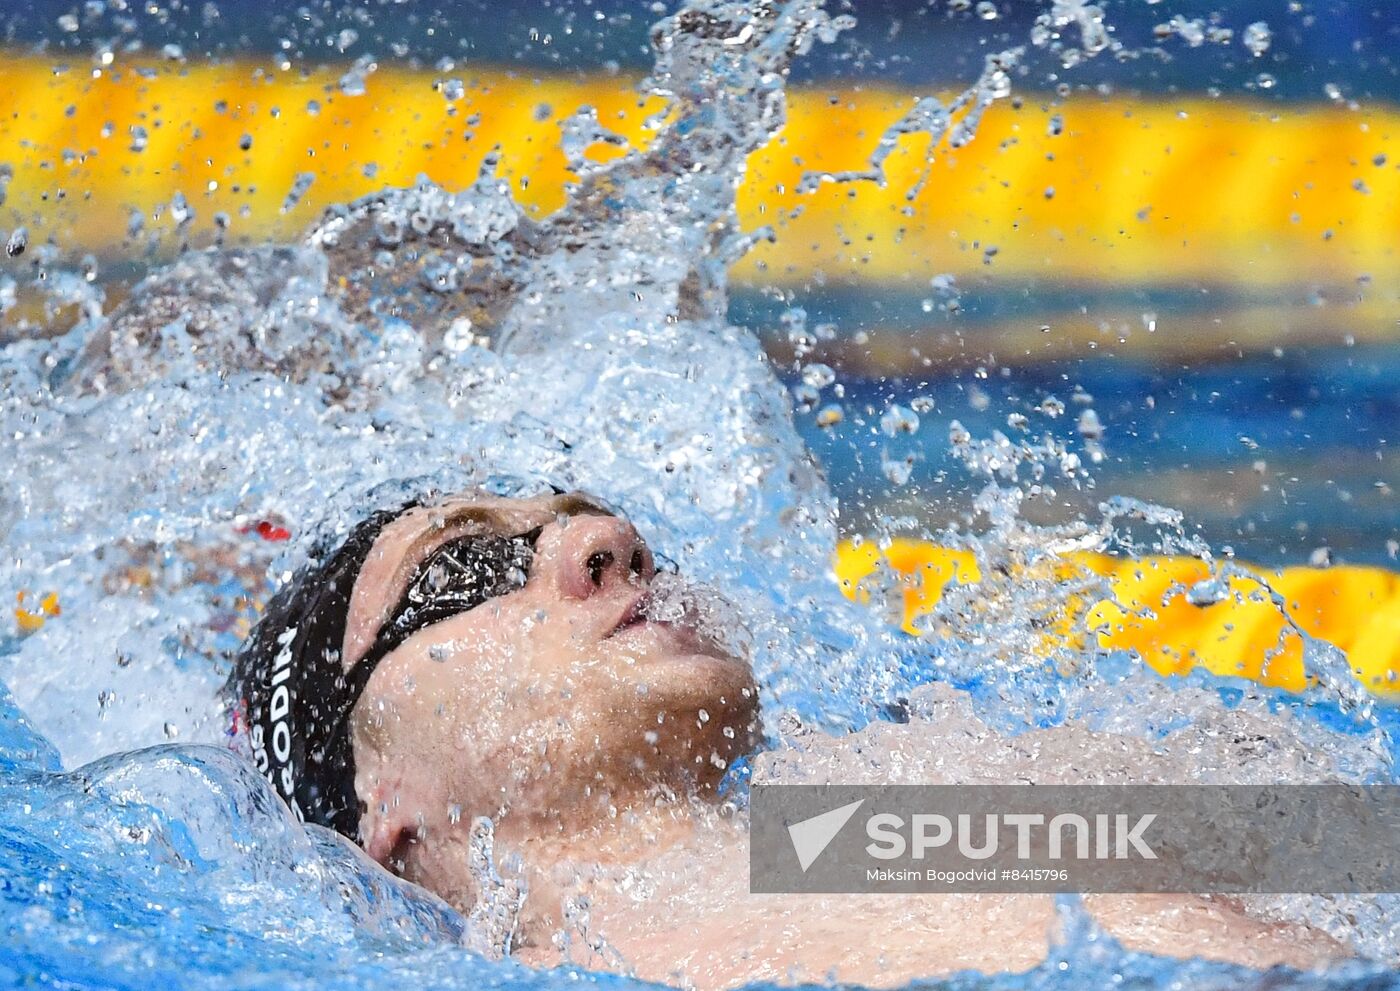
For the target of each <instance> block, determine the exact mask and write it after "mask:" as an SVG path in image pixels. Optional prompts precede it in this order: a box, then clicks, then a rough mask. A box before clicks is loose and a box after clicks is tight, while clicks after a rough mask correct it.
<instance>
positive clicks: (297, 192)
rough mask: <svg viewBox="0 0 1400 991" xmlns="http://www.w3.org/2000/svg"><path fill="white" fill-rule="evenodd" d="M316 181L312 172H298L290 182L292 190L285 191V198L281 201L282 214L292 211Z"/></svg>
mask: <svg viewBox="0 0 1400 991" xmlns="http://www.w3.org/2000/svg"><path fill="white" fill-rule="evenodd" d="M315 181H316V173H314V172H298V173H297V177H296V179H295V180H293V182H292V188H291V189H289V190H287V195H286V197H285V198H284V199H283V200H282V210H281V212H282V213H287V212H289V211H290V210H292V209H294V208H295V207H296V205H297V204H298V203H300V202H301V198H302V197H303V196H305V195H306V191H307V190H308V189H310V188H311V184H312V183H313V182H315Z"/></svg>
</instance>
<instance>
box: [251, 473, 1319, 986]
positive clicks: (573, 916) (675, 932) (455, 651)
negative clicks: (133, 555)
mask: <svg viewBox="0 0 1400 991" xmlns="http://www.w3.org/2000/svg"><path fill="white" fill-rule="evenodd" d="M313 557H314V560H313V563H312V564H310V565H308V566H307V567H306V568H305V569H303V570H302V571H301V572H299V573H298V574H297V575H296V576H295V577H294V578H293V579H292V580H291V581H290V582H289V583H288V584H287V585H286V586H285V587H284V588H282V589H281V590H280V592H279V593H278V594H277V595H276V596H275V597H274V599H273V600H272V602H271V603H270V604H269V606H268V608H267V610H266V612H265V614H264V616H263V618H262V620H261V622H260V623H259V624H258V626H257V628H256V629H255V630H254V631H253V634H252V635H251V637H250V639H249V641H248V643H247V644H246V645H245V647H244V649H243V651H242V653H241V654H240V656H239V657H238V659H237V662H236V664H235V669H234V672H233V675H232V677H231V679H230V684H229V690H230V692H231V694H232V699H233V701H234V703H235V705H236V708H237V710H238V712H239V714H240V720H241V723H242V725H243V727H244V729H243V731H242V733H241V735H242V738H243V740H244V742H245V744H246V746H247V748H248V749H249V751H250V753H251V756H252V759H253V760H254V761H255V762H256V763H257V765H258V767H259V770H260V771H262V773H263V774H264V776H265V777H266V778H267V779H268V780H269V781H270V782H271V783H272V784H273V786H274V788H275V789H276V790H277V792H278V794H280V795H281V797H282V798H283V799H284V800H285V801H286V802H287V803H288V805H289V806H290V807H292V808H293V809H294V810H295V811H296V812H297V813H298V814H299V815H300V816H302V817H303V818H304V819H306V820H307V821H310V822H314V823H319V824H321V825H325V826H329V827H332V828H334V829H336V830H338V831H339V832H341V833H343V834H344V835H345V836H347V837H349V838H350V839H352V840H354V841H355V842H357V843H358V844H360V846H362V847H363V849H364V850H365V852H366V853H367V854H368V855H369V856H370V857H371V858H373V859H374V860H375V861H377V862H379V863H380V864H382V865H384V866H385V867H387V868H389V869H390V870H392V871H393V872H394V873H396V874H398V875H400V876H402V877H405V878H407V879H409V880H411V881H414V882H416V883H418V884H420V885H422V886H424V887H426V888H428V889H429V890H431V891H433V892H435V893H437V894H438V895H440V896H442V897H443V898H444V899H446V900H447V901H448V902H450V903H452V904H453V905H455V906H457V907H458V908H459V909H461V910H463V911H466V912H470V911H472V909H473V908H474V907H475V906H477V905H478V903H479V901H480V900H481V899H483V898H485V897H486V896H487V894H488V892H486V891H484V890H483V887H484V882H483V872H482V871H481V869H480V863H479V861H480V857H479V853H478V852H474V846H473V843H474V836H476V837H479V832H477V833H474V823H475V822H477V821H478V820H479V818H480V817H486V818H489V819H490V820H491V822H492V824H493V829H494V837H493V842H494V855H495V860H496V862H497V863H498V864H500V863H511V864H512V865H513V866H512V867H511V868H510V869H509V873H510V874H511V875H512V876H514V877H518V878H519V879H520V880H521V881H523V890H524V891H525V892H527V894H526V895H525V896H524V901H523V906H521V907H520V909H519V911H518V913H516V912H514V911H512V916H513V917H512V919H511V922H510V927H509V942H510V944H511V945H510V950H511V953H512V955H513V956H515V957H516V958H517V959H519V960H521V961H523V962H525V963H528V964H532V965H537V966H550V965H554V964H557V963H560V962H563V961H564V960H572V961H573V962H575V963H579V964H583V965H587V966H590V967H603V968H607V969H612V970H618V971H622V972H626V973H629V974H633V975H635V976H637V977H640V978H643V979H647V980H654V981H664V982H667V983H677V984H681V985H683V986H692V987H697V988H724V987H733V986H736V985H739V984H743V983H748V982H752V981H758V980H769V981H776V982H780V983H793V982H801V981H822V980H825V979H828V978H835V979H838V980H841V981H850V982H855V981H859V982H862V983H866V984H869V985H874V986H898V985H902V984H905V983H907V982H908V981H910V980H913V979H916V978H919V977H937V976H942V975H947V974H950V973H953V972H955V971H958V970H962V969H965V968H977V969H979V970H983V971H989V972H996V971H1005V970H1022V969H1027V968H1030V967H1033V966H1035V965H1036V964H1038V963H1039V962H1041V961H1042V960H1043V959H1044V958H1045V956H1046V953H1047V952H1048V947H1049V938H1050V933H1051V932H1052V930H1053V927H1054V923H1055V920H1054V908H1053V904H1052V902H1051V899H1050V898H1049V896H1038V895H995V896H993V895H920V896H889V895H866V896H856V895H851V896H773V895H752V894H750V893H749V892H748V890H747V854H746V847H745V842H744V840H745V837H744V836H743V831H742V828H741V827H740V826H737V825H736V824H735V822H734V817H726V816H723V815H720V814H718V812H717V809H718V807H719V806H720V804H721V795H720V789H721V782H722V781H723V779H724V775H725V771H726V769H727V768H729V767H730V766H731V765H732V764H733V763H734V762H735V761H736V760H738V759H739V758H741V757H743V756H745V755H746V754H749V753H751V752H752V751H753V750H754V748H755V747H756V746H757V745H758V743H759V741H760V731H759V695H758V690H757V686H756V684H755V679H754V675H753V672H752V670H751V669H750V667H749V665H748V663H747V662H746V660H745V659H744V658H743V657H741V656H738V651H737V649H736V648H734V647H732V646H729V645H727V644H726V643H725V642H724V641H725V639H726V638H724V637H721V636H717V635H715V634H714V632H713V631H710V630H707V629H706V625H707V624H706V623H705V622H702V619H701V617H700V616H699V612H700V610H698V609H696V608H686V609H681V610H677V609H674V608H673V609H670V610H668V611H666V612H665V613H664V617H665V618H660V617H659V616H658V610H657V609H656V608H654V607H655V605H656V603H657V602H658V601H659V600H660V598H662V594H661V593H662V591H663V590H664V588H665V586H666V585H667V584H668V582H667V581H666V580H665V579H659V578H658V576H657V571H656V563H655V559H654V556H653V554H652V551H651V550H650V549H649V548H648V546H647V544H646V542H645V541H644V540H643V539H642V537H641V536H640V535H639V534H638V532H637V531H636V529H634V528H633V526H632V525H631V524H630V523H629V522H627V521H626V520H625V519H623V518H621V517H620V516H618V515H616V514H615V513H612V512H610V511H609V510H607V509H606V508H605V507H604V506H602V505H600V504H599V503H597V502H595V501H594V500H592V499H589V498H586V497H584V496H581V495H576V494H555V495H549V496H539V497H533V498H520V499H506V498H498V497H493V496H488V495H484V494H473V493H468V494H463V495H458V496H454V497H450V498H444V499H440V500H436V501H431V502H428V501H424V502H420V503H414V504H411V505H408V506H406V507H403V508H401V509H399V510H397V511H388V512H379V513H375V514H373V515H372V516H370V517H369V518H367V519H366V520H364V521H362V522H361V523H360V524H359V525H358V526H356V527H355V528H354V529H353V530H352V531H351V532H350V533H349V535H348V536H347V537H346V538H345V539H344V541H343V543H341V544H340V546H339V547H338V548H327V553H324V554H320V555H313ZM1062 732H1063V731H1062ZM1018 739H1021V740H1024V739H1025V737H1021V738H1018ZM832 745H833V746H838V745H840V741H833V742H832ZM1148 749H1150V748H1148ZM1027 759H1029V758H1027ZM474 859H475V860H476V864H475V866H474ZM1087 902H1088V904H1089V906H1090V908H1091V911H1093V913H1094V914H1095V916H1096V918H1097V920H1098V921H1099V923H1100V924H1102V925H1103V926H1105V927H1106V928H1107V929H1108V930H1109V931H1110V932H1111V933H1113V934H1114V935H1115V936H1117V937H1118V938H1119V939H1121V940H1122V941H1123V942H1124V943H1125V944H1126V945H1127V946H1128V947H1129V948H1130V949H1138V950H1145V951H1150V952H1156V953H1162V954H1168V955H1173V956H1181V957H1187V956H1197V955H1199V956H1205V957H1208V958H1214V959H1223V960H1229V961H1235V962H1238V963H1242V964H1247V965H1250V966H1255V967H1268V966H1271V965H1275V964H1287V965H1291V966H1297V967H1308V966H1312V965H1316V964H1319V963H1322V962H1325V961H1327V960H1328V959H1331V958H1335V957H1339V956H1342V955H1343V953H1342V951H1341V949H1340V947H1339V946H1337V944H1335V943H1333V942H1332V941H1331V940H1330V939H1328V937H1326V936H1325V935H1323V934H1321V933H1320V932H1317V931H1314V930H1312V929H1310V928H1308V927H1306V926H1301V925H1288V924H1278V923H1265V922H1261V921H1257V920H1255V919H1253V918H1250V917H1249V916H1247V915H1245V914H1244V913H1243V912H1241V911H1237V910H1236V909H1235V908H1233V907H1232V906H1231V904H1230V903H1228V902H1224V901H1210V900H1206V899H1201V898H1194V897H1190V896H1099V897H1097V898H1090V899H1087ZM580 937H582V938H580Z"/></svg>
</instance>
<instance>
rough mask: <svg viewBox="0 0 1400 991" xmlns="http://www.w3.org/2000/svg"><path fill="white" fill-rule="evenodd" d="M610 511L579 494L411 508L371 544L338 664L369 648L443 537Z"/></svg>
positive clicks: (514, 530) (506, 532)
mask: <svg viewBox="0 0 1400 991" xmlns="http://www.w3.org/2000/svg"><path fill="white" fill-rule="evenodd" d="M611 515H613V514H612V512H611V510H609V509H607V508H606V507H604V506H602V505H601V504H599V503H597V502H595V501H594V500H592V499H590V498H588V497H587V496H585V495H582V494H581V493H577V492H570V493H565V494H563V495H549V496H532V497H529V498H523V499H510V498H505V497H502V496H492V495H485V494H475V493H472V494H466V495H455V496H449V497H446V498H444V499H441V500H439V501H438V502H434V503H433V504H431V505H425V506H415V507H414V508H412V509H410V510H408V511H407V512H405V513H403V514H401V515H400V516H399V517H397V518H396V519H394V520H393V521H392V522H390V523H389V524H388V525H387V526H385V527H384V529H383V530H381V531H380V532H379V536H378V537H376V538H375V540H374V543H373V544H371V545H370V550H369V554H368V555H367V556H366V558H365V563H364V566H363V567H361V568H360V574H359V576H358V577H357V578H356V579H355V586H354V590H353V591H352V592H351V594H350V608H349V611H348V613H347V615H346V622H345V641H344V643H343V644H342V648H341V663H342V664H343V665H344V667H345V670H347V671H349V670H350V669H351V668H353V667H354V666H355V665H356V664H357V663H358V662H359V660H360V659H361V658H362V657H364V656H365V654H366V653H368V652H369V649H370V647H372V646H373V645H374V641H375V638H376V637H378V635H379V630H380V628H381V627H383V625H384V624H385V623H386V622H387V621H388V619H389V616H390V615H391V613H392V612H393V609H394V606H395V605H396V604H397V603H398V601H399V599H401V598H402V597H403V594H404V592H405V591H406V590H407V588H408V583H409V581H410V580H412V578H413V575H414V573H415V572H416V571H417V570H418V566H419V565H420V564H422V563H423V561H425V560H426V559H427V558H428V556H429V555H431V554H432V553H433V551H434V550H436V549H437V548H438V547H441V546H442V545H443V544H444V543H446V542H447V541H449V540H455V539H456V538H458V537H462V536H466V535H468V534H499V535H501V536H510V535H514V534H518V533H525V532H527V531H529V530H533V529H535V528H536V527H539V526H543V525H544V524H546V523H551V522H553V521H554V520H555V519H557V518H558V517H559V516H611Z"/></svg>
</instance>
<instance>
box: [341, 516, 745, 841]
mask: <svg viewBox="0 0 1400 991" xmlns="http://www.w3.org/2000/svg"><path fill="white" fill-rule="evenodd" d="M477 535H480V536H486V537H490V536H494V537H498V538H499V537H512V536H517V535H524V536H522V537H520V540H519V541H516V542H515V543H514V544H510V543H506V542H501V541H497V542H496V543H494V544H490V545H488V546H490V547H494V548H496V549H497V550H499V551H500V552H501V554H502V555H503V556H502V557H501V558H500V559H501V560H510V559H511V558H510V555H511V554H514V553H515V552H516V551H517V550H519V549H520V548H522V547H526V548H528V545H529V543H530V542H531V541H532V542H533V553H530V552H529V550H525V551H524V552H523V553H522V554H520V556H519V557H518V558H515V560H517V561H519V562H520V563H521V564H522V565H523V566H521V567H519V568H516V569H515V570H514V572H513V580H511V581H508V582H507V583H506V586H505V588H504V590H501V589H498V592H499V594H495V595H493V596H492V597H490V598H488V599H486V600H485V601H483V602H481V603H480V604H478V605H475V606H473V607H471V608H467V609H466V610H465V611H462V612H458V613H456V614H451V615H447V616H446V618H437V619H436V621H434V622H430V623H429V624H428V625H425V626H422V627H421V628H417V629H410V632H408V634H407V637H406V639H403V640H402V642H401V643H399V644H398V645H397V646H396V647H394V649H392V650H391V651H390V652H389V653H388V654H386V655H385V656H384V658H383V660H382V661H381V662H380V663H379V665H378V667H377V668H376V670H375V672H374V674H373V676H372V677H371V679H370V681H369V684H368V687H367V689H366V691H365V694H364V696H363V697H362V698H361V700H360V702H359V703H358V705H357V708H356V712H355V725H354V737H353V740H354V749H355V755H356V764H357V773H356V789H357V792H358V793H359V795H360V797H361V799H362V801H363V802H364V803H365V805H366V806H367V808H366V811H365V813H364V816H363V818H362V822H361V832H362V835H363V836H364V839H365V845H366V849H367V850H368V851H369V852H370V854H371V855H372V856H374V857H375V858H376V859H379V860H386V859H388V858H389V857H390V855H391V854H393V852H394V851H395V850H399V851H400V853H401V854H402V853H403V848H404V846H405V844H408V845H412V844H413V843H415V842H417V841H418V840H419V838H427V839H431V838H433V837H434V836H436V837H439V838H441V837H444V836H446V835H450V834H452V833H454V832H456V831H458V830H465V829H466V828H467V826H468V824H469V823H470V822H471V819H472V817H474V816H480V815H485V816H490V817H491V818H493V819H494V820H496V822H497V830H498V835H499V834H500V832H501V830H502V829H503V828H514V829H516V830H518V831H519V832H520V833H521V835H539V834H541V833H544V834H548V833H550V832H554V833H557V834H566V833H570V832H577V831H580V830H584V829H586V828H587V826H588V824H589V823H590V822H591V821H594V820H595V817H596V816H597V815H600V814H605V813H606V810H607V808H608V807H609V806H612V807H618V806H622V805H625V804H626V803H627V802H629V801H631V800H633V799H639V798H643V797H645V796H646V795H648V794H649V793H652V792H656V791H658V790H665V791H668V792H680V793H686V792H695V793H699V794H701V795H706V794H713V792H714V789H715V786H716V785H717V784H718V782H719V780H720V778H721V777H722V776H723V773H724V770H725V769H726V768H727V767H728V766H729V764H730V763H732V762H733V761H734V760H735V759H736V758H737V757H739V756H741V755H742V754H743V753H745V752H746V751H747V750H748V749H749V748H750V747H751V746H752V744H753V740H754V735H755V732H756V717H757V693H756V688H755V686H754V680H753V673H752V671H751V670H750V668H749V665H748V664H747V662H745V661H744V660H743V659H741V658H739V657H737V656H734V654H733V653H732V652H731V651H729V650H727V649H725V648H724V647H723V646H722V645H721V644H720V643H719V642H718V641H717V639H716V638H714V637H712V636H710V635H708V634H707V633H705V632H703V631H702V629H701V624H700V623H698V622H697V621H696V619H695V617H694V615H693V612H692V611H691V610H686V612H685V614H684V615H683V616H682V617H681V618H678V619H670V620H669V621H661V620H658V619H653V618H649V615H648V607H649V605H650V604H651V602H652V601H653V599H654V597H655V595H656V591H657V587H658V586H657V581H656V565H655V562H654V559H653V556H652V553H651V550H650V549H649V548H648V547H647V545H646V543H645V542H644V541H643V540H642V538H641V537H640V536H639V535H638V533H637V531H636V530H635V529H634V528H633V527H632V525H631V524H630V523H628V522H627V521H626V520H623V519H621V518H619V517H616V516H614V515H611V514H610V513H607V512H606V511H605V510H602V509H601V508H599V507H597V506H595V505H593V504H592V503H590V502H587V501H586V500H583V499H581V498H579V497H576V496H558V497H549V498H537V499H528V500H505V499H490V498H475V497H473V498H459V499H452V500H447V501H444V502H442V503H440V504H438V505H435V506H432V507H421V508H417V509H414V510H411V511H409V512H408V513H405V514H404V515H403V516H401V517H399V518H398V519H397V520H395V521H394V522H393V523H391V524H390V525H389V526H387V527H386V528H385V529H384V530H383V531H382V533H381V534H380V536H379V537H378V539H377V540H376V542H375V544H374V547H373V548H372V550H371V552H370V554H369V557H368V558H367V560H366V563H365V565H364V567H363V569H362V570H361V572H360V577H359V579H358V580H357V582H356V585H355V589H354V592H353V594H352V600H351V606H350V611H349V617H348V622H347V629H346V638H345V644H344V651H343V654H344V662H345V663H346V665H347V666H353V665H354V664H355V663H356V662H357V661H358V660H359V659H360V658H361V657H363V656H364V655H365V654H366V653H367V652H369V651H370V650H371V649H372V647H373V645H374V643H375V640H376V639H377V637H378V636H379V635H380V634H381V631H382V630H383V629H384V628H385V626H386V624H389V623H391V622H392V621H393V618H394V617H395V616H398V615H402V610H403V607H404V604H405V602H406V601H407V600H406V599H405V595H406V593H407V592H408V591H409V590H410V589H411V588H418V589H420V590H421V588H422V587H423V586H422V585H421V584H419V582H420V580H421V579H422V578H423V576H424V575H425V574H426V573H427V571H428V569H430V568H431V566H432V564H433V562H434V560H439V561H444V562H445V564H446V566H447V568H448V571H449V572H450V571H451V570H452V569H454V568H456V567H457V565H458V563H460V561H462V560H468V559H469V558H470V555H468V554H465V553H464V554H458V555H457V556H456V559H455V560H449V559H448V558H449V557H450V555H443V554H439V552H441V551H443V550H444V549H447V550H450V549H451V547H452V546H454V542H456V543H455V546H459V547H460V546H474V545H471V544H470V542H466V543H464V542H462V540H461V538H462V537H464V536H472V537H473V538H474V537H475V536H477ZM512 548H514V549H512ZM435 554H439V556H438V558H436V559H435V558H434V555H435ZM448 588H449V591H450V589H451V586H450V583H449V585H448ZM420 598H421V596H420ZM448 611H450V607H449V609H447V610H442V612H448ZM674 613H675V611H674V610H673V611H670V612H668V613H667V615H668V616H672V615H674Z"/></svg>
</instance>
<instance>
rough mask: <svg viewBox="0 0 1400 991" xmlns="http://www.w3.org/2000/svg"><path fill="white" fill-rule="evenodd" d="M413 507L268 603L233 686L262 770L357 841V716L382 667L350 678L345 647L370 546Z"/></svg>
mask: <svg viewBox="0 0 1400 991" xmlns="http://www.w3.org/2000/svg"><path fill="white" fill-rule="evenodd" d="M409 508H411V504H410V506H405V507H403V508H402V509H400V510H398V511H397V512H392V511H383V512H377V513H375V514H374V515H373V516H370V517H369V518H368V519H366V520H363V521H362V522H360V523H359V524H358V525H357V526H356V527H355V528H354V529H353V530H352V531H351V532H350V535H349V536H348V537H347V538H346V539H345V542H344V543H343V544H341V546H340V548H339V549H338V550H336V551H334V553H331V554H328V555H327V554H324V553H321V554H317V553H313V555H312V563H310V564H308V565H306V566H305V567H304V568H302V569H301V570H300V571H299V572H297V574H296V575H295V576H294V577H293V578H292V580H291V581H290V582H288V583H287V584H286V585H285V586H283V588H282V589H281V590H280V591H279V592H278V593H277V594H276V595H275V596H274V597H273V598H272V601H271V602H269V603H268V605H267V609H266V610H265V611H264V613H263V616H262V619H261V620H260V621H259V622H258V625H257V627H256V628H255V629H254V630H253V632H252V634H251V635H250V636H249V638H248V642H247V643H246V644H244V646H243V649H242V651H240V652H239V654H238V658H237V659H236V660H235V662H234V666H233V673H232V675H231V676H230V677H229V682H228V688H227V691H228V693H229V697H230V698H231V699H232V700H233V703H234V705H235V706H239V705H241V706H243V707H244V709H243V716H244V718H245V719H246V720H247V724H246V725H247V730H248V736H249V739H250V741H251V743H252V747H253V756H254V759H255V760H256V762H257V765H258V770H259V771H261V772H262V774H263V776H264V777H266V778H267V779H268V781H270V782H271V783H272V785H273V787H274V788H276V789H277V793H278V794H279V795H281V796H282V798H283V799H284V800H285V801H286V802H287V804H288V805H289V806H291V808H292V810H293V811H294V812H296V813H297V815H298V816H299V817H300V818H302V819H304V820H305V821H307V822H315V823H319V824H320V825H323V826H329V827H331V828H332V829H334V830H336V831H337V832H339V833H343V834H344V835H346V836H348V837H350V838H351V839H352V840H358V838H359V837H358V833H359V822H360V803H359V799H358V797H357V796H356V794H355V759H354V755H353V753H352V752H351V747H350V720H349V715H350V711H351V710H352V709H353V708H354V707H355V703H356V702H358V701H359V698H360V695H361V693H362V692H363V691H364V688H365V685H366V684H367V683H368V681H369V676H370V675H371V674H372V673H373V671H374V663H366V662H370V661H371V658H368V657H366V658H365V659H364V660H362V661H361V662H360V663H358V664H356V665H355V667H354V668H353V669H352V670H351V671H350V672H348V673H347V672H346V671H345V669H344V666H343V665H342V664H341V660H340V652H341V645H342V644H343V643H344V642H345V624H346V621H347V618H348V616H349V612H350V596H351V593H352V592H353V591H354V588H355V579H356V578H358V577H359V574H360V569H361V568H363V567H364V564H365V559H366V558H368V557H369V552H370V548H371V547H373V546H374V542H375V540H376V538H378V536H379V534H380V532H381V531H382V530H383V529H384V527H385V526H387V525H388V524H389V523H390V522H392V521H393V520H394V519H395V518H397V517H398V516H399V515H400V514H401V513H403V512H404V511H405V510H407V509H409ZM323 551H324V548H323ZM374 660H375V661H377V660H378V658H375V659H374Z"/></svg>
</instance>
